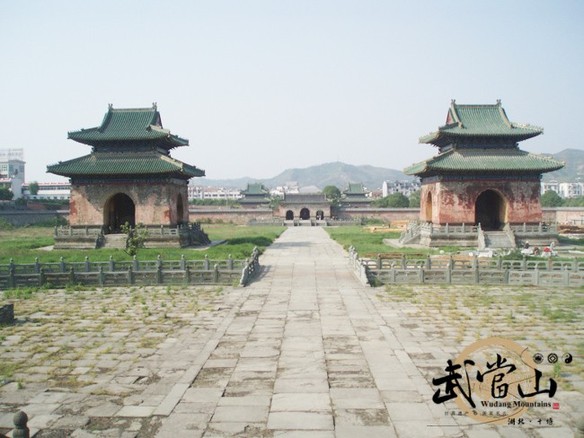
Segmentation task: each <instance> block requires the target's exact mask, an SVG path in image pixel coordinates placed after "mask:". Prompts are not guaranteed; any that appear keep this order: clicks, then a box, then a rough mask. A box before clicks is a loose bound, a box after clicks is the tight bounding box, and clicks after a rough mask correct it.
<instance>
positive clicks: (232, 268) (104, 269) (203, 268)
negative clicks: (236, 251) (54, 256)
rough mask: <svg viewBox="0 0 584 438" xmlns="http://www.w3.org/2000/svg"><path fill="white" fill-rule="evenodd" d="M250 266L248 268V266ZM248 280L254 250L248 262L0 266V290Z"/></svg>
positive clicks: (255, 263) (255, 264)
mask: <svg viewBox="0 0 584 438" xmlns="http://www.w3.org/2000/svg"><path fill="white" fill-rule="evenodd" d="M250 265H251V266H250ZM245 269H247V271H248V277H246V278H249V279H251V278H252V277H253V275H250V274H252V273H255V272H257V271H259V251H258V250H257V248H256V249H254V251H253V253H252V255H251V257H250V259H247V260H234V259H233V258H232V257H231V255H230V256H229V257H228V258H227V259H225V260H211V259H209V258H208V257H207V256H205V258H204V259H202V260H187V259H185V257H184V256H181V258H180V260H163V259H162V258H160V257H158V258H157V259H156V260H137V259H136V257H134V258H133V259H132V260H127V261H115V260H113V258H112V257H110V259H109V260H107V261H90V260H89V258H88V257H86V258H85V261H83V262H68V261H66V260H64V259H63V258H61V259H60V260H59V262H55V263H43V262H40V261H39V259H38V258H37V259H35V262H34V263H14V262H13V261H12V260H11V261H10V263H8V264H0V289H13V288H19V287H43V286H44V287H46V286H50V287H55V288H60V287H66V286H67V285H87V286H104V287H105V286H124V285H171V284H184V285H189V284H230V285H231V284H237V283H238V281H240V278H241V275H242V274H241V273H242V270H245Z"/></svg>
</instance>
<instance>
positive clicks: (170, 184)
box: [47, 104, 205, 246]
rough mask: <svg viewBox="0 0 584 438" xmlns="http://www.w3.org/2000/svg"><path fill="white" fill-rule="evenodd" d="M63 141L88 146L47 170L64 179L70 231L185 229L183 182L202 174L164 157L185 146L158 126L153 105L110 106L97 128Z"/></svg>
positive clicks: (108, 231)
mask: <svg viewBox="0 0 584 438" xmlns="http://www.w3.org/2000/svg"><path fill="white" fill-rule="evenodd" d="M68 138H69V139H71V140H74V141H76V142H78V143H82V144H84V145H88V146H91V153H89V154H88V155H84V156H82V157H79V158H75V159H72V160H69V161H61V162H59V163H57V164H53V165H50V166H48V168H47V171H48V172H50V173H54V174H56V175H61V176H66V177H68V178H69V179H70V182H71V200H70V213H69V223H70V224H71V226H72V227H96V226H99V227H101V229H102V230H103V232H104V233H105V234H114V233H119V232H120V229H121V227H122V226H123V225H124V224H126V223H128V224H129V225H131V226H134V225H136V224H143V225H145V226H148V227H156V228H157V229H164V228H165V227H166V228H168V229H173V228H174V229H176V228H178V227H183V228H185V227H188V226H189V210H188V194H187V188H188V181H189V179H190V178H193V177H200V176H204V175H205V172H204V171H203V170H201V169H198V168H197V167H195V166H192V165H189V164H186V163H183V162H182V161H179V160H177V159H175V158H173V157H171V156H170V151H171V150H172V149H174V148H176V147H181V146H188V144H189V142H188V140H187V139H184V138H181V137H179V136H177V135H174V134H172V133H171V132H170V131H169V130H168V129H165V128H164V127H163V126H162V119H161V117H160V113H159V111H158V109H157V106H156V104H153V105H152V107H151V108H129V109H128V108H119V109H118V108H114V107H113V105H111V104H110V105H109V108H108V110H107V112H106V114H105V116H104V118H103V121H102V122H101V124H100V125H99V126H97V127H94V128H88V129H81V130H79V131H73V132H69V133H68ZM151 234H153V233H151ZM161 234H163V233H162V232H161ZM169 234H173V233H172V232H169ZM175 234H176V233H175ZM163 240H164V239H163ZM189 243H192V242H188V239H187V241H184V239H183V241H181V243H180V244H181V245H183V246H184V245H185V244H189Z"/></svg>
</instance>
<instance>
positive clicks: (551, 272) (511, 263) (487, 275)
mask: <svg viewBox="0 0 584 438" xmlns="http://www.w3.org/2000/svg"><path fill="white" fill-rule="evenodd" d="M349 264H350V266H351V268H352V270H353V271H354V273H355V275H356V276H357V277H358V278H359V279H360V280H361V281H362V282H363V283H364V284H366V283H368V284H370V285H375V286H377V285H380V284H397V283H408V284H424V283H428V284H508V285H554V284H555V285H559V286H584V260H579V259H572V260H554V259H552V258H548V259H547V260H531V259H528V258H527V257H525V256H524V257H522V258H521V259H519V260H506V259H503V258H502V257H496V258H485V257H477V256H476V255H475V256H472V257H465V256H459V257H456V256H447V257H430V256H425V257H415V258H412V257H411V256H410V257H407V256H405V255H403V254H399V255H397V254H396V255H394V256H393V257H392V256H390V255H388V254H380V255H378V256H377V258H375V259H360V258H359V256H358V254H357V252H356V251H355V249H354V248H353V247H351V248H350V249H349Z"/></svg>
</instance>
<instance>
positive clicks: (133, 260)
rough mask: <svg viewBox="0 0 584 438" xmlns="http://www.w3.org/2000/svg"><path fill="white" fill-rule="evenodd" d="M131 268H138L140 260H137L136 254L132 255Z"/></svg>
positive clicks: (135, 269) (137, 269) (136, 269)
mask: <svg viewBox="0 0 584 438" xmlns="http://www.w3.org/2000/svg"><path fill="white" fill-rule="evenodd" d="M132 269H133V270H134V271H139V270H140V262H139V261H138V259H137V258H136V256H133V257H132Z"/></svg>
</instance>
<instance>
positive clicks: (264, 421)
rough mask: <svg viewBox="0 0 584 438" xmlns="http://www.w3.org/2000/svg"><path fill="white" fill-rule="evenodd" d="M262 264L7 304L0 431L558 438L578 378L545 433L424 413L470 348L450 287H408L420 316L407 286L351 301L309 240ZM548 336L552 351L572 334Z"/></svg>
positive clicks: (327, 251)
mask: <svg viewBox="0 0 584 438" xmlns="http://www.w3.org/2000/svg"><path fill="white" fill-rule="evenodd" d="M260 261H261V264H262V266H263V268H264V272H263V274H262V277H261V279H260V280H259V281H256V282H255V283H252V284H251V285H250V286H249V287H246V288H231V287H227V288H213V287H202V288H196V287H188V288H182V287H179V286H177V287H175V288H160V287H142V288H140V287H134V288H129V289H128V288H119V289H113V290H112V289H108V290H98V291H85V292H83V291H79V292H76V291H73V292H65V291H47V292H43V294H44V296H43V298H42V300H40V299H36V300H35V298H33V299H32V300H30V301H28V300H27V301H23V302H20V303H18V308H20V312H21V314H23V313H24V314H25V315H26V316H25V318H24V319H23V320H22V324H20V325H17V326H14V327H8V328H3V329H1V330H2V332H0V336H1V337H0V355H1V356H0V357H2V359H3V360H4V361H5V362H6V363H9V364H13V366H14V370H15V371H14V372H13V375H12V377H11V378H12V380H14V383H10V384H7V385H4V386H2V387H0V432H8V430H9V429H10V427H11V420H12V416H13V414H14V412H16V411H17V410H19V409H24V410H25V411H26V412H27V413H28V414H29V417H30V418H31V420H30V424H31V425H33V426H34V427H35V431H36V430H38V433H37V435H38V436H39V437H41V438H42V437H43V436H51V435H50V434H51V433H64V434H65V435H62V436H73V437H109V436H112V437H113V436H115V437H119V436H125V437H136V436H137V437H142V438H149V437H171V438H175V437H203V436H204V437H226V436H258V437H299V438H300V437H304V438H308V437H311V438H320V437H322V438H325V437H326V438H330V437H361V436H363V437H402V438H403V437H416V438H418V437H426V436H428V437H450V436H452V437H468V438H470V437H482V436H485V437H487V436H509V437H511V436H527V437H536V438H538V437H539V438H541V437H547V436H554V438H560V437H562V436H572V432H573V427H574V424H575V421H576V420H577V419H578V416H579V415H580V416H582V410H581V406H583V405H584V397H583V395H582V394H583V387H584V385H583V382H582V379H581V378H580V377H579V376H580V374H577V373H576V374H574V375H572V376H570V378H569V379H568V380H567V381H569V382H570V384H572V385H573V388H574V389H573V390H571V391H568V390H564V391H559V394H558V395H557V396H556V397H557V398H558V400H559V401H560V404H561V406H562V408H561V410H559V411H557V412H554V420H555V423H554V426H553V427H537V426H535V427H534V426H530V427H523V428H517V427H516V428H513V427H511V426H508V427H507V426H491V425H486V424H480V423H477V422H473V421H472V420H469V419H467V418H465V417H458V416H456V415H455V416H453V415H451V414H450V413H449V412H447V411H449V410H451V409H452V407H453V406H455V405H454V404H450V405H448V407H447V406H446V405H436V404H435V403H433V402H432V395H433V394H434V391H435V387H433V386H432V385H431V380H432V378H433V377H436V376H438V375H440V373H442V374H443V373H444V367H445V366H446V361H447V359H452V358H454V357H455V356H456V355H457V354H458V353H459V352H460V351H461V349H462V348H463V347H464V346H466V345H468V344H470V343H472V342H473V341H474V340H475V339H476V336H475V333H465V332H463V331H461V330H460V326H461V325H467V324H469V325H470V324H471V322H469V319H468V318H466V316H465V314H464V312H468V311H469V308H468V307H469V303H468V302H467V301H466V296H465V295H464V294H461V293H460V291H461V290H462V289H461V288H457V287H456V286H453V287H452V288H450V289H448V290H446V289H442V290H440V289H436V288H432V286H431V285H430V286H421V287H419V289H418V290H420V291H422V292H420V294H426V295H424V297H426V296H427V297H428V298H427V302H426V301H424V302H422V301H420V300H419V296H418V295H417V294H416V291H414V290H413V289H412V288H411V287H407V286H404V287H400V288H399V289H397V291H391V290H390V291H389V295H388V294H386V293H385V291H384V289H372V288H367V287H364V286H362V285H361V284H360V283H359V281H358V280H357V279H356V278H355V277H354V275H353V274H352V272H350V271H349V270H348V268H347V259H346V255H345V253H344V252H343V251H342V249H341V248H340V246H339V245H338V244H336V243H335V242H333V241H332V240H331V239H330V238H329V237H328V235H327V234H326V232H325V231H324V230H322V229H320V228H316V227H315V228H310V227H297V228H290V229H288V230H287V231H286V232H285V233H284V234H283V235H282V236H281V237H280V238H279V239H278V240H277V241H276V242H275V243H274V244H273V245H272V246H271V247H270V248H268V249H267V250H266V252H265V253H264V254H263V255H262V257H261V260H260ZM464 290H468V289H464ZM530 290H533V289H530ZM546 292H547V291H546V290H545V289H544V290H542V291H541V293H546ZM490 293H491V292H489V294H490ZM505 293H507V292H505ZM391 294H393V295H391ZM555 294H556V295H557V294H558V291H555ZM495 295H496V293H495ZM452 296H455V297H456V300H454V299H452V298H451V297H452ZM425 299H426V298H425ZM476 299H477V300H483V299H484V298H482V297H480V296H477V298H476ZM416 300H418V301H416ZM528 304H529V303H528ZM428 306H436V307H437V308H438V309H439V310H438V311H433V310H432V307H430V309H431V310H427V309H428ZM23 309H26V310H23ZM462 309H464V311H463V310H462ZM472 310H473V309H472V308H471V309H470V311H472ZM26 312H28V313H26ZM475 314H476V317H477V318H478V319H479V322H480V323H481V324H482V325H481V326H479V327H478V328H476V329H473V330H475V331H476V332H477V333H476V335H478V334H481V333H483V331H484V328H485V327H489V326H493V327H495V326H496V327H497V329H498V330H500V331H501V333H503V334H507V335H508V336H510V337H512V335H513V332H512V331H509V330H508V329H507V327H508V325H509V324H511V322H512V320H511V319H509V318H507V317H505V316H500V315H498V314H497V313H485V312H482V313H480V312H475ZM581 316H582V315H581ZM453 321H460V322H464V324H454V325H453V323H452V322H453ZM510 321H511V322H510ZM493 324H495V325H493ZM506 324H507V325H506ZM550 327H551V328H552V329H553V331H554V334H555V335H557V338H558V339H562V340H566V342H568V341H569V339H570V336H572V337H574V336H576V338H577V337H578V333H579V334H580V335H583V334H584V333H582V330H583V328H581V327H580V328H579V327H578V326H575V325H573V324H572V325H570V324H568V325H566V327H567V329H566V330H567V331H568V333H564V332H563V331H562V328H561V327H560V326H559V325H557V326H549V327H548V328H550ZM579 330H580V331H579ZM583 338H584V336H580V339H583ZM571 342H573V341H571ZM568 345H570V346H573V348H574V351H576V347H577V345H573V344H568ZM570 348H572V347H570ZM24 364H29V366H26V365H24ZM574 376H576V377H574ZM564 383H565V382H564V381H562V384H564ZM537 414H538V412H536V415H537Z"/></svg>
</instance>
